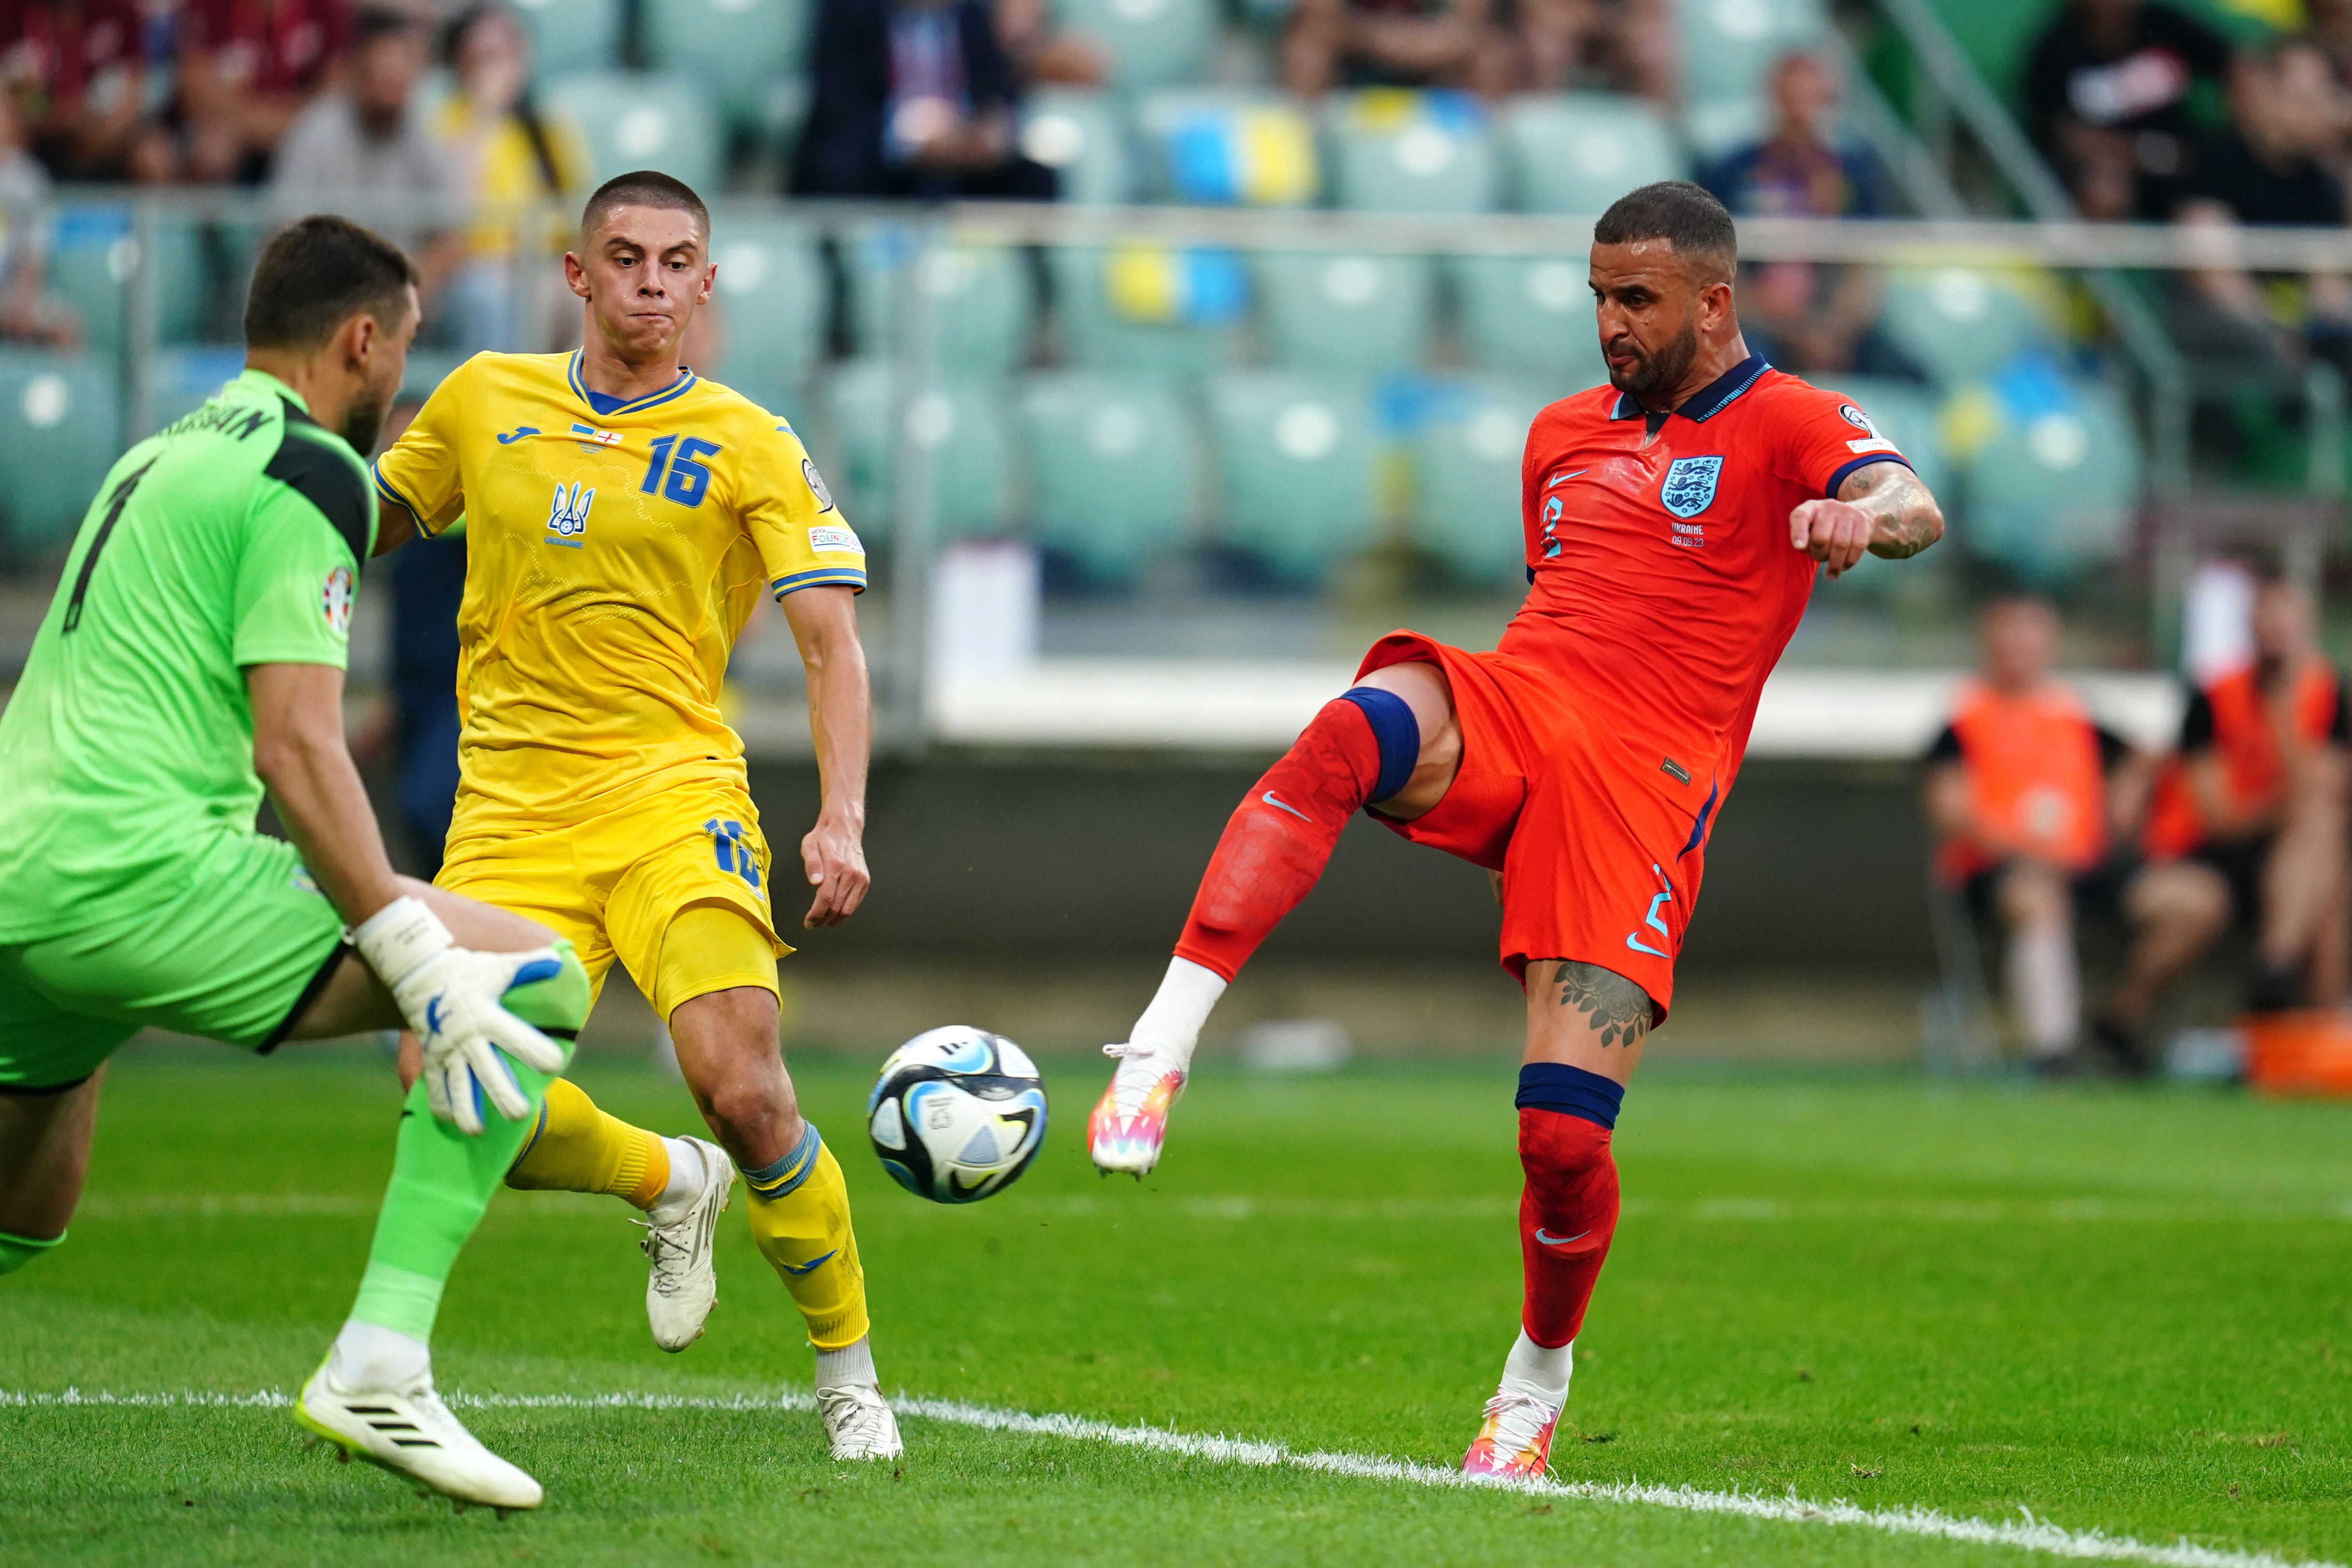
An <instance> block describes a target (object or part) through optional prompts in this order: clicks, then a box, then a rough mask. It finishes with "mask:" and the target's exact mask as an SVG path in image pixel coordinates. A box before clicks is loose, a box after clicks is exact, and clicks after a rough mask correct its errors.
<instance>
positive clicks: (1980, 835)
mask: <svg viewBox="0 0 2352 1568" xmlns="http://www.w3.org/2000/svg"><path fill="white" fill-rule="evenodd" d="M1978 634H1979V657H1980V660H1981V662H1980V663H1979V679H1978V680H1977V681H1976V682H1975V683H1974V684H1972V685H1970V686H1969V688H1967V689H1965V690H1963V691H1962V692H1961V694H1960V700H1959V703H1958V709H1957V710H1956V711H1955V712H1954V714H1953V716H1952V721H1951V722H1950V723H1949V724H1948V725H1946V726H1945V727H1944V731H1943V733H1941V734H1940V735H1938V736H1937V737H1936V743H1935V744H1934V746H1932V747H1931V748H1929V750H1928V752H1927V787H1926V792H1925V793H1926V801H1927V821H1928V823H1929V825H1930V826H1932V827H1933V828H1934V829H1935V832H1936V837H1937V852H1936V870H1937V876H1938V877H1939V878H1940V879H1942V880H1943V881H1945V882H1946V883H1947V884H1948V885H1949V886H1952V887H1954V888H1958V889H1961V890H1962V891H1963V892H1964V894H1965V896H1966V898H1967V900H1968V902H1969V908H1970V910H1972V911H1973V912H1975V913H1976V914H1977V915H1978V916H1979V917H1982V916H1984V915H1986V914H1988V913H1990V914H1992V915H1995V916H1997V917H1998V918H1999V920H2000V923H2001V926H2002V927H2003V929H2004V930H2005V931H2007V933H2008V939H2009V941H2008V954H2007V963H2006V964H2005V972H2006V974H2005V977H2006V980H2007V990H2008V993H2009V1000H2010V1008H2011V1014H2012V1015H2013V1016H2014V1017H2015V1019H2016V1023H2017V1026H2018V1028H2019V1030H2020V1031H2021V1033H2022V1034H2023V1035H2024V1037H2025V1044H2026V1049H2027V1052H2028V1060H2029V1062H2030V1064H2031V1065H2032V1068H2033V1069H2034V1071H2036V1072H2037V1073H2040V1074H2042V1075H2043V1076H2045V1077H2055V1076H2063V1075H2064V1074H2067V1073H2070V1072H2072V1071H2073V1070H2074V1068H2075V1066H2076V1063H2077V1053H2076V1037H2077V1036H2078V1035H2079V1034H2080V1033H2081V1030H2082V1023H2083V1019H2082V995H2083V983H2082V973H2081V969H2080V967H2079V965H2078V963H2077V961H2076V957H2075V950H2074V928H2075V921H2076V918H2077V916H2078V914H2080V913H2084V912H2088V911H2090V910H2099V909H2107V910H2112V909H2113V908H2114V907H2115V905H2116V894H2117V889H2118V887H2119V886H2120V883H2121V877H2120V875H2119V873H2118V871H2117V868H2116V861H2115V856H2114V849H2115V847H2116V845H2117V844H2118V843H2120V842H2121V841H2122V840H2123V838H2124V837H2125V835H2126V830H2127V826H2128V824H2129V823H2130V822H2131V821H2132V820H2133V819H2134V818H2135V817H2136V816H2137V814H2138V812H2139V808H2140V806H2141V805H2142V804H2143V803H2144V802H2145V801H2146V799H2147V778H2148V769H2147V763H2145V761H2144V760H2142V759H2140V758H2138V757H2137V755H2136V754H2135V753H2134V752H2133V751H2132V749H2131V747H2130V746H2129V745H2128V744H2127V743H2126V742H2124V741H2123V739H2122V738H2121V737H2119V736H2117V735H2116V733H2115V732H2114V731H2110V730H2107V729H2105V728H2103V727H2101V726H2100V725H2098V724H2096V723H2095V722H2094V721H2092V719H2091V717H2090V715H2089V714H2088V713H2087V712H2085V711H2084V708H2083V704H2082V700H2080V699H2079V698H2077V697H2076V696H2075V695H2074V692H2072V691H2071V690H2069V689H2067V688H2066V687H2064V686H2063V685H2061V684H2060V683H2059V682H2057V681H2055V680H2053V679H2051V670H2052V668H2053V666H2054V665H2055V664H2056V662H2057V658H2058V642H2059V626H2058V612H2057V611H2056V610H2055V609H2053V608H2052V607H2051V605H2050V602H2049V601H2048V600H2046V599H2042V598H2036V597H2031V596H2025V595H2017V596H2013V597H2005V598H2000V599H1996V600H1995V601H1993V602H1992V603H1991V604H1990V605H1987V606H1986V607H1985V610H1984V614H1983V616H1982V617H1981V618H1980V619H1979V622H1978ZM2129 1065H2130V1064H2126V1066H2129Z"/></svg>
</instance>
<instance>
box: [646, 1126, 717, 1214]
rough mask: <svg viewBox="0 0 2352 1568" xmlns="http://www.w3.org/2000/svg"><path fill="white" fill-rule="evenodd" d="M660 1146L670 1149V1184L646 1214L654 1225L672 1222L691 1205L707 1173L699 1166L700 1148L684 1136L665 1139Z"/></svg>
mask: <svg viewBox="0 0 2352 1568" xmlns="http://www.w3.org/2000/svg"><path fill="white" fill-rule="evenodd" d="M662 1146H663V1147H664V1148H666V1149H667V1150H668V1151H669V1185H667V1186H666V1187H664V1188H663V1189H662V1190H661V1196H659V1197H657V1198H656V1199H655V1200H654V1206H653V1207H651V1208H649V1209H647V1210H646V1218H647V1219H649V1220H651V1221H653V1222H654V1223H655V1224H656V1225H674V1224H676V1223H677V1221H679V1220H682V1219H684V1218H685V1217H686V1211H687V1210H688V1209H689V1208H691V1207H693V1206H694V1200H695V1198H696V1197H697V1196H698V1194H700V1193H701V1191H702V1184H703V1182H704V1180H705V1179H706V1178H707V1177H708V1176H709V1173H708V1172H707V1171H705V1170H704V1169H703V1168H702V1151H701V1150H699V1149H698V1148H696V1147H695V1146H694V1145H693V1144H691V1143H689V1142H687V1141H686V1140H685V1139H683V1138H665V1139H663V1140H662Z"/></svg>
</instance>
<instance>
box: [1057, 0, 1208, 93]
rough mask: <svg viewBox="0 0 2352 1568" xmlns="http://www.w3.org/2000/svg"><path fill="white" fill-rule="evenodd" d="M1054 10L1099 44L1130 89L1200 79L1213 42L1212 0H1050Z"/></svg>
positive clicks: (1114, 76)
mask: <svg viewBox="0 0 2352 1568" xmlns="http://www.w3.org/2000/svg"><path fill="white" fill-rule="evenodd" d="M1054 15H1055V19H1056V20H1058V21H1059V22H1060V23H1061V25H1062V26H1064V27H1066V28H1067V29H1068V30H1069V31H1071V32H1073V33H1076V34H1077V35H1079V36H1080V37H1086V38H1087V39H1090V40H1092V41H1093V42H1094V43H1095V44H1097V46H1099V47H1101V49H1102V51H1103V53H1104V55H1105V56H1106V57H1107V59H1108V64H1109V66H1110V74H1111V79H1112V80H1113V81H1114V82H1115V83H1117V84H1118V86H1119V87H1122V88H1125V89H1129V90H1130V91H1132V90H1135V89H1143V88H1154V87H1172V86H1175V85H1177V84H1179V83H1181V82H1192V81H1199V80H1201V79H1202V78H1204V77H1205V76H1207V74H1208V67H1209V56H1210V53H1211V51H1212V50H1213V49H1214V48H1215V47H1216V42H1217V6H1216V5H1215V0H1055V5H1054Z"/></svg>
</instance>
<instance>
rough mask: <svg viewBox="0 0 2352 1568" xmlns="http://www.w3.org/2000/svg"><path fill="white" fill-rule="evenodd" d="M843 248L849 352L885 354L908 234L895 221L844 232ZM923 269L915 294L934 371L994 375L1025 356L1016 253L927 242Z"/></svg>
mask: <svg viewBox="0 0 2352 1568" xmlns="http://www.w3.org/2000/svg"><path fill="white" fill-rule="evenodd" d="M846 249H847V252H848V260H849V298H850V307H851V320H852V321H853V322H854V323H855V328H856V336H857V352H858V353H861V354H887V353H890V352H892V351H893V349H895V348H896V346H897V344H898V338H897V334H896V332H895V330H894V323H895V322H896V321H897V319H898V290H899V289H900V288H901V287H903V284H904V275H905V270H906V267H907V263H908V258H910V257H911V256H912V255H913V254H914V236H913V234H912V232H911V231H910V230H908V229H906V228H904V227H901V226H898V225H895V224H886V225H881V226H876V227H873V228H869V229H866V231H864V232H863V233H860V234H857V235H855V236H852V237H849V238H848V240H847V244H846ZM924 266H925V271H924V274H923V279H922V287H923V292H924V295H925V297H926V298H927V300H929V305H930V318H931V332H932V342H933V343H934V344H935V345H936V348H937V351H938V354H939V363H940V366H941V368H942V369H945V370H950V371H953V372H957V373H961V374H982V373H985V374H1001V373H1003V372H1004V371H1006V370H1009V369H1011V368H1012V367H1013V365H1015V364H1017V363H1020V362H1021V361H1022V360H1023V359H1024V358H1026V357H1027V355H1028V352H1029V328H1030V321H1031V318H1032V316H1033V315H1034V310H1035V307H1034V300H1033V299H1032V289H1031V288H1030V282H1029V271H1028V267H1027V264H1026V263H1025V262H1024V259H1023V258H1022V255H1021V253H1020V252H1019V251H1017V250H1015V249H1013V247H1010V246H1005V245H977V244H975V245H949V246H943V247H933V249H932V250H931V252H930V255H929V260H928V261H927V262H926V263H925V264H924Z"/></svg>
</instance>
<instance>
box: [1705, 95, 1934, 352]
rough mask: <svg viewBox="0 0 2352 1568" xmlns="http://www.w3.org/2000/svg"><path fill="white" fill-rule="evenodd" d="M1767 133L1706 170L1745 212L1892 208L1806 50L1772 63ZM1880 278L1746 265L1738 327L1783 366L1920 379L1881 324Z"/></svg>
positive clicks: (1713, 186)
mask: <svg viewBox="0 0 2352 1568" xmlns="http://www.w3.org/2000/svg"><path fill="white" fill-rule="evenodd" d="M1771 88H1772V104H1773V127H1772V132H1771V134H1770V135H1769V136H1767V137H1766V138H1765V139H1764V140H1763V141H1761V142H1756V143H1755V144H1754V145H1752V146H1748V147H1743V148H1741V149H1740V150H1739V151H1738V152H1736V153H1732V154H1730V155H1729V156H1728V157H1727V158H1725V159H1724V160H1723V161H1722V162H1721V163H1717V164H1716V165H1715V167H1714V168H1712V169H1710V170H1708V171H1707V172H1706V176H1705V179H1704V182H1703V183H1704V184H1706V187H1707V189H1709V190H1711V191H1713V192H1714V193H1715V194H1716V195H1717V198H1718V199H1719V200H1721V201H1722V203H1723V205H1725V206H1727V207H1728V208H1730V209H1731V211H1732V212H1734V213H1736V214H1738V215H1740V216H1755V217H1877V216H1881V215H1882V214H1883V213H1884V212H1885V205H1884V197H1883V195H1882V192H1881V184H1880V179H1879V174H1878V168H1877V165H1876V164H1875V163H1874V162H1873V161H1872V159H1871V157H1870V154H1869V153H1867V152H1866V151H1864V149H1862V148H1860V147H1857V146H1852V145H1840V143H1839V142H1838V141H1837V139H1836V136H1835V134H1834V129H1833V128H1834V126H1835V123H1836V119H1837V108H1838V101H1839V100H1840V98H1841V97H1842V96H1843V84H1842V83H1841V82H1840V81H1839V79H1838V78H1837V75H1836V73H1835V72H1834V71H1832V69H1831V68H1829V67H1828V66H1827V65H1825V64H1823V63H1822V61H1821V60H1819V59H1818V58H1814V57H1813V56H1811V55H1809V54H1803V53H1798V54H1790V55H1784V56H1783V57H1781V58H1780V61H1779V63H1777V64H1776V65H1775V66H1774V67H1773V68H1772V77H1771ZM1878 304H1879V280H1878V275H1877V274H1876V273H1875V272H1874V271H1872V270H1870V269H1869V268H1862V267H1825V266H1822V265H1819V264H1817V263H1814V262H1810V261H1764V262H1749V263H1747V264H1745V265H1744V266H1743V267H1742V268H1740V286H1739V324H1740V327H1741V330H1742V331H1745V332H1746V333H1747V336H1748V346H1749V347H1751V348H1753V349H1755V350H1756V352H1757V353H1760V354H1762V355H1763V356H1764V357H1765V358H1766V359H1769V360H1770V361H1771V362H1772V363H1774V364H1776V365H1779V366H1780V368H1781V369H1783V370H1789V371H1794V372H1796V373H1797V374H1801V375H1809V376H1814V377H1819V376H1822V375H1834V374H1840V373H1842V372H1843V373H1852V374H1861V375H1891V376H1898V377H1902V378H1905V379H1907V380H1918V379H1920V376H1919V371H1918V368H1917V367H1916V365H1913V364H1912V363H1910V362H1909V361H1908V360H1907V359H1906V358H1905V357H1904V355H1903V353H1901V351H1899V350H1898V349H1896V348H1895V345H1894V344H1893V343H1892V342H1889V341H1888V340H1887V338H1886V336H1885V333H1883V332H1881V331H1879V330H1878Z"/></svg>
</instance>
